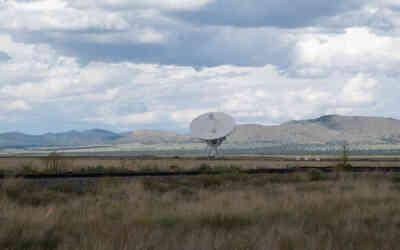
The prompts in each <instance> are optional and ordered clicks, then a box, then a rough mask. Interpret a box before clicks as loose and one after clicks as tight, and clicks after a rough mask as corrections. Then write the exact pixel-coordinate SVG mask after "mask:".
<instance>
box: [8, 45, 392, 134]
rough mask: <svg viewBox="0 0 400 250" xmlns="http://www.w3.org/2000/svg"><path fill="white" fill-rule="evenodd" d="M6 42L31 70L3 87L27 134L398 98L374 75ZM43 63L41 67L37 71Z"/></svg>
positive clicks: (336, 108) (288, 114)
mask: <svg viewBox="0 0 400 250" xmlns="http://www.w3.org/2000/svg"><path fill="white" fill-rule="evenodd" d="M3 40H4V41H7V44H8V45H10V46H9V53H13V55H14V56H15V58H14V59H12V60H10V62H8V63H6V65H8V64H9V65H12V64H14V65H20V64H22V62H24V63H25V64H28V65H30V66H26V67H19V68H20V69H21V70H23V71H20V72H19V73H20V74H21V75H24V77H23V78H18V77H17V76H15V78H12V75H11V76H9V80H10V81H9V82H6V83H3V84H2V85H1V86H0V97H1V100H8V101H7V102H6V103H8V105H6V106H5V107H6V108H5V109H4V108H3V112H8V113H9V114H10V117H12V119H13V121H14V122H16V123H19V124H21V125H20V126H21V128H24V129H29V127H30V126H29V125H26V127H24V125H23V123H21V122H22V121H23V120H27V119H29V120H33V121H32V122H34V123H35V124H38V125H37V127H36V129H37V130H38V131H42V130H44V129H46V128H47V126H48V125H46V124H49V123H58V122H59V121H60V122H63V123H64V126H65V124H75V125H73V126H78V125H76V124H79V126H90V124H92V125H91V126H95V125H93V124H96V126H97V127H98V126H100V127H105V128H113V129H115V130H132V129H140V128H163V129H170V130H182V131H186V130H187V129H188V126H189V123H190V121H191V120H192V119H193V118H194V117H196V116H197V115H199V114H201V113H203V112H207V111H224V112H228V113H230V114H232V115H233V116H234V117H235V118H236V119H237V120H238V122H261V123H280V122H283V121H286V120H289V119H300V118H304V117H314V116H317V115H320V114H326V113H337V112H339V113H340V112H342V113H352V112H358V113H368V112H370V110H376V109H378V110H379V107H376V100H379V98H385V99H386V100H392V99H393V100H394V99H395V95H394V94H393V93H388V92H386V91H383V90H382V87H381V80H380V78H379V77H377V76H372V75H366V74H358V75H355V76H354V75H352V74H349V73H343V74H336V75H333V76H332V75H331V76H321V77H318V78H315V77H311V78H307V77H302V78H293V77H290V76H288V75H286V74H285V73H284V72H282V71H280V70H279V68H277V67H276V66H273V65H265V66H262V67H243V66H242V67H241V66H234V65H224V66H216V67H206V68H203V69H201V70H195V69H194V68H193V67H188V66H172V65H170V66H166V65H159V64H143V63H142V64H138V63H132V62H122V63H111V62H108V63H107V62H92V63H89V64H87V65H80V64H78V63H77V62H76V59H75V58H71V57H65V56H63V55H59V54H57V53H56V52H55V51H53V50H52V49H50V48H46V47H43V46H41V45H37V46H38V48H35V46H33V45H25V44H21V43H16V42H15V41H13V40H12V39H11V38H10V37H8V38H5V37H3ZM12 48H19V50H13V49H12ZM39 48H41V49H39ZM45 51H47V52H48V54H47V57H46V56H44V55H43V52H45ZM36 58H45V59H46V60H38V59H36ZM37 61H40V64H41V65H40V67H36V68H35V67H33V66H32V65H35V64H36V63H37ZM32 68H34V69H35V70H33V71H32V70H31V69H32ZM383 111H384V110H383ZM358 113H357V114H358ZM10 119H11V118H10ZM39 120H40V121H39ZM40 123H43V124H44V125H40ZM3 126H4V124H3ZM71 126H72V125H71ZM61 128H63V126H61Z"/></svg>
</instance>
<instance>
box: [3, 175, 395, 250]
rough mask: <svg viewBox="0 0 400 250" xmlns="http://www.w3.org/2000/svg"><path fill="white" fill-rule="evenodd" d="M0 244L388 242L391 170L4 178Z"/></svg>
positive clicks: (337, 245)
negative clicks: (83, 179)
mask: <svg viewBox="0 0 400 250" xmlns="http://www.w3.org/2000/svg"><path fill="white" fill-rule="evenodd" d="M0 194H1V195H0V221H1V227H0V249H85V250H89V249H98V250H102V249H104V250H105V249H107V250H108V249H149V250H150V249H152V250H156V249H187V250H191V249H227V250H228V249H229V250H232V249H282V250H286V249H307V250H313V249H318V250H320V249H398V245H399V244H400V198H399V197H400V176H398V175H395V174H393V173H386V174H382V173H380V174H378V173H374V174H349V173H341V172H337V173H331V174H330V175H326V174H324V173H322V172H320V171H318V170H314V171H311V172H308V173H294V174H288V175H257V176H247V175H241V174H226V175H219V176H208V175H203V176H195V177H185V178H182V177H169V178H154V177H153V178H142V179H135V180H131V179H122V178H107V179H102V180H101V181H95V182H82V183H80V184H79V185H76V183H75V184H74V183H68V182H67V181H64V182H59V183H51V184H49V183H43V182H33V181H27V180H19V179H13V178H11V179H5V180H4V181H3V183H2V186H1V192H0Z"/></svg>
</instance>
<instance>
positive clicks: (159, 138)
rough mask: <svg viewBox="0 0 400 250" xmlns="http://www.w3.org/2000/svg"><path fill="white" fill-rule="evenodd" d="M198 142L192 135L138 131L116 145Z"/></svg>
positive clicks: (123, 138) (116, 142)
mask: <svg viewBox="0 0 400 250" xmlns="http://www.w3.org/2000/svg"><path fill="white" fill-rule="evenodd" d="M196 141H198V140H197V139H195V138H192V137H191V136H190V135H185V134H177V133H174V132H165V131H158V130H136V131H135V132H132V133H131V134H129V135H127V136H125V137H122V138H120V139H118V140H116V141H115V144H129V143H141V144H146V145H148V144H163V143H191V142H196Z"/></svg>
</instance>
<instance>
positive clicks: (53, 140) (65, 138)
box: [0, 129, 122, 148]
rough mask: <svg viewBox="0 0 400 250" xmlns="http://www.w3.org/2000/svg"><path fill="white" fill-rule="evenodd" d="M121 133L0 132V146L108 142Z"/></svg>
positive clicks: (93, 131)
mask: <svg viewBox="0 0 400 250" xmlns="http://www.w3.org/2000/svg"><path fill="white" fill-rule="evenodd" d="M120 137H122V136H121V135H119V134H117V133H114V132H110V131H107V130H102V129H91V130H86V131H82V132H79V131H74V130H71V131H68V132H64V133H46V134H43V135H27V134H23V133H18V132H11V133H2V134H0V148H26V147H45V146H84V145H94V144H104V143H110V142H112V141H115V140H117V139H118V138H120Z"/></svg>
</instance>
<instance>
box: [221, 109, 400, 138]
mask: <svg viewBox="0 0 400 250" xmlns="http://www.w3.org/2000/svg"><path fill="white" fill-rule="evenodd" d="M344 140H346V141H347V142H349V143H353V144H362V143H365V144H380V143H400V120H396V119H392V118H382V117H363V116H339V115H326V116H322V117H319V118H317V119H311V120H300V121H289V122H286V123H283V124H281V125H279V126H262V125H241V126H237V128H236V130H235V132H234V133H233V134H232V136H231V137H230V138H229V141H230V142H236V143H240V142H254V141H267V142H275V143H284V144H327V143H328V144H336V143H341V142H343V141H344Z"/></svg>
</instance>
